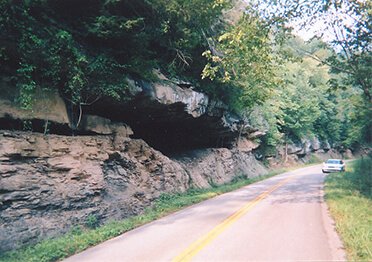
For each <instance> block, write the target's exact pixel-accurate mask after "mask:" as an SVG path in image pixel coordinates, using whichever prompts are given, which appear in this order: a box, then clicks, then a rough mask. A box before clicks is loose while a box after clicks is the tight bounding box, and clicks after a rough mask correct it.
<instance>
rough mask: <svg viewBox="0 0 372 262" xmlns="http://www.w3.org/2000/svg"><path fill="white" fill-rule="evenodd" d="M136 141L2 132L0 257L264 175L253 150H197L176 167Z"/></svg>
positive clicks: (175, 161)
mask: <svg viewBox="0 0 372 262" xmlns="http://www.w3.org/2000/svg"><path fill="white" fill-rule="evenodd" d="M121 128H123V127H121ZM130 133H131V132H130V129H129V128H128V127H127V129H125V132H121V133H118V134H116V135H106V136H103V135H100V136H78V137H73V136H60V135H43V134H40V133H31V132H18V131H17V132H10V131H0V251H5V250H9V249H14V248H17V247H20V246H23V245H25V244H30V243H35V242H37V241H40V240H42V239H45V238H49V237H53V236H57V235H59V234H61V233H63V232H67V231H68V230H70V229H71V228H72V227H73V226H74V225H79V224H84V223H85V222H86V221H87V219H88V217H89V216H94V217H95V218H97V219H98V221H99V222H100V223H104V222H107V221H109V220H115V219H121V218H125V217H128V216H130V215H133V214H138V213H140V212H141V211H142V210H143V209H144V208H145V207H148V206H150V205H151V203H152V202H153V201H154V199H156V198H158V197H159V196H160V194H162V193H170V192H183V191H185V190H187V189H188V188H190V187H191V186H192V187H200V188H205V187H209V186H210V185H212V184H222V183H226V182H229V181H231V180H232V179H233V178H234V177H236V176H241V175H244V176H256V175H259V174H262V173H264V172H265V169H264V168H263V167H262V166H261V165H260V164H259V163H258V162H257V161H256V160H255V159H254V157H253V156H252V155H251V153H250V152H248V151H249V150H247V148H245V150H243V151H244V152H243V151H239V150H238V149H234V150H229V149H226V148H221V149H205V150H196V151H190V152H187V153H183V154H182V155H179V156H178V157H177V158H176V159H173V160H172V159H170V158H168V157H167V156H165V155H163V154H162V153H160V152H159V151H156V150H154V149H153V148H151V147H150V146H149V145H148V144H147V143H145V142H144V141H143V140H140V139H131V138H129V137H128V136H127V135H129V134H130ZM125 134H127V135H125Z"/></svg>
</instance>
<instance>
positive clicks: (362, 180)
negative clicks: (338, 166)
mask: <svg viewBox="0 0 372 262" xmlns="http://www.w3.org/2000/svg"><path fill="white" fill-rule="evenodd" d="M350 166H351V167H350V168H349V170H348V171H347V172H346V173H343V174H342V173H333V174H330V175H328V176H327V179H326V186H325V192H326V195H325V198H326V201H327V204H328V206H329V209H330V212H331V214H332V216H333V218H334V220H335V222H336V230H337V232H338V233H339V234H340V236H341V239H342V241H343V243H344V246H345V249H346V253H347V257H348V260H352V261H372V159H371V158H368V157H367V158H364V159H360V160H357V161H355V162H353V163H351V164H350Z"/></svg>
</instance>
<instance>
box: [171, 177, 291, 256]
mask: <svg viewBox="0 0 372 262" xmlns="http://www.w3.org/2000/svg"><path fill="white" fill-rule="evenodd" d="M291 179H292V177H289V178H287V179H285V180H283V181H281V182H279V183H278V184H276V185H274V186H273V187H271V188H269V189H268V190H267V191H264V192H263V193H261V194H260V195H259V196H257V197H256V198H255V199H253V200H252V201H249V202H248V203H246V204H245V205H244V206H243V207H242V208H240V209H239V210H238V211H236V212H235V213H234V214H232V215H231V216H229V217H228V218H226V219H225V220H224V221H223V222H222V223H221V224H219V225H217V226H216V227H215V228H213V229H212V230H211V231H209V232H208V233H207V234H206V235H204V236H202V237H201V238H199V239H198V240H196V241H195V242H194V243H192V244H191V245H190V246H189V247H188V248H186V249H185V250H184V251H183V252H182V253H181V254H180V255H178V256H177V257H175V258H174V259H173V262H181V261H182V262H186V261H190V260H191V259H192V258H193V257H194V256H196V254H197V253H199V252H200V251H201V250H202V249H203V248H204V247H206V246H207V245H208V244H209V243H211V242H212V241H213V240H214V239H216V238H217V237H218V236H219V235H220V234H221V233H222V232H223V231H225V230H226V229H227V228H228V227H229V226H231V225H232V224H233V223H235V222H236V221H237V220H238V219H239V218H241V217H242V216H243V215H245V214H246V213H247V212H248V211H249V210H250V209H252V208H253V207H254V206H255V205H257V204H258V203H259V202H260V201H262V200H263V199H264V198H265V197H267V196H268V195H269V194H271V193H272V192H273V191H275V190H277V189H278V188H279V187H281V186H283V185H284V184H285V183H287V182H288V181H290V180H291Z"/></svg>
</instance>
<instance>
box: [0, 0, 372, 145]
mask: <svg viewBox="0 0 372 262" xmlns="http://www.w3.org/2000/svg"><path fill="white" fill-rule="evenodd" d="M237 6H238V7H241V6H245V7H246V8H245V11H244V13H243V12H241V13H240V14H238V13H237V12H236V10H235V9H236V7H237ZM234 8H235V9H234ZM371 8H372V5H371V3H370V1H352V0H343V1H340V0H326V1H315V0H314V1H306V3H305V2H304V3H302V2H301V1H292V2H290V3H289V2H288V1H286V0H278V1H274V2H273V1H269V0H260V1H251V2H250V3H249V4H248V3H246V2H242V1H239V0H188V1H186V0H167V1H165V0H150V1H145V0H139V1H128V0H108V1H103V0H92V1H88V0H77V1H66V0H35V1H29V0H21V1H11V0H3V1H0V12H1V13H2V16H1V17H0V62H1V64H2V66H1V68H0V79H8V80H7V81H10V82H11V85H13V86H15V87H17V90H19V98H18V100H19V104H20V106H21V107H22V108H24V109H31V108H32V103H33V101H34V99H37V98H35V97H34V95H33V94H34V92H35V90H36V89H57V90H58V91H59V93H60V94H61V95H62V96H63V97H64V98H65V101H67V102H68V103H70V104H69V105H68V106H69V108H71V112H79V114H80V115H78V113H72V114H71V117H70V118H71V122H72V123H71V124H72V127H73V128H75V127H76V126H78V125H79V123H80V121H79V120H80V117H81V113H82V106H84V107H87V106H91V105H92V104H94V103H95V102H97V101H99V100H100V99H101V100H103V101H106V102H107V101H112V100H117V101H126V99H128V97H129V96H130V90H128V86H127V83H126V80H125V79H126V77H127V76H128V75H130V76H132V77H135V78H142V79H147V80H149V81H155V80H156V75H155V74H154V73H153V72H154V71H153V70H154V69H158V70H160V71H161V72H162V73H163V74H165V75H166V76H168V77H170V78H173V77H177V78H182V79H184V80H187V81H190V82H191V83H192V84H193V85H194V86H195V87H196V89H197V90H200V91H203V92H206V93H208V94H209V95H210V96H211V97H214V98H217V99H219V100H222V101H223V102H225V103H226V104H228V105H229V107H230V109H231V110H233V111H235V112H236V113H238V114H240V115H241V116H242V117H243V118H245V119H248V120H249V121H250V122H251V124H252V125H253V126H255V127H256V126H258V127H260V128H262V129H264V130H267V131H268V135H267V136H266V137H265V140H264V141H263V142H264V144H265V145H266V146H267V147H272V148H275V147H276V146H278V145H287V144H289V143H292V142H294V143H296V142H299V141H301V140H303V139H305V138H319V139H320V140H321V141H322V142H327V143H329V144H330V145H331V146H333V147H339V148H353V149H358V148H359V147H361V146H364V145H366V144H367V145H368V144H371V143H372V137H371V134H372V132H371V130H372V110H371V102H372V101H371V78H370V75H371V74H372V68H371V65H372V62H371V53H370V46H371V37H370V32H371V24H372V23H371V19H372V18H371ZM234 10H235V11H234ZM335 13H337V15H335ZM330 17H337V18H338V19H337V20H334V19H329V18H330ZM324 18H327V19H324ZM296 19H297V20H296ZM299 19H300V20H301V22H302V23H303V24H304V25H311V24H312V22H313V21H315V20H317V19H318V20H319V19H323V20H321V21H323V22H324V24H325V25H326V26H327V28H329V29H332V30H333V34H334V37H333V40H331V41H329V42H328V43H324V42H322V41H321V40H319V39H316V38H315V39H312V41H310V42H304V41H303V40H301V39H299V38H295V37H293V35H291V33H290V32H291V29H290V28H289V27H288V23H290V22H293V21H298V20H299ZM350 19H352V20H353V21H354V23H353V24H352V25H350V23H349V24H348V23H347V21H350ZM102 98H105V99H102ZM257 112H258V113H257ZM272 148H271V149H272Z"/></svg>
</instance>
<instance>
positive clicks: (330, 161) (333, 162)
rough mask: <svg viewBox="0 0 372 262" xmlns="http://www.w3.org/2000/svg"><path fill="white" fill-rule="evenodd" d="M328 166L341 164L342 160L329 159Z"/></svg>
mask: <svg viewBox="0 0 372 262" xmlns="http://www.w3.org/2000/svg"><path fill="white" fill-rule="evenodd" d="M326 163H327V164H341V160H336V159H329V160H327V162H326Z"/></svg>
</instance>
